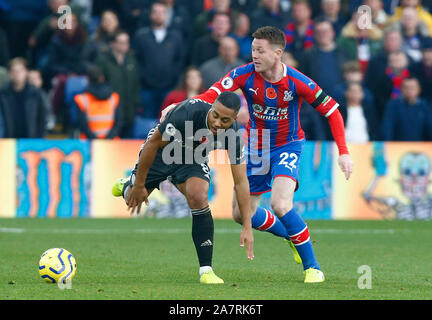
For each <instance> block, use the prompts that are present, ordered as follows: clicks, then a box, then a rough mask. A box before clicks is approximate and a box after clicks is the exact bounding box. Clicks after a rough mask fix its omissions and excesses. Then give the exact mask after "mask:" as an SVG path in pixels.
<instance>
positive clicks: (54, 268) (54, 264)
mask: <svg viewBox="0 0 432 320" xmlns="http://www.w3.org/2000/svg"><path fill="white" fill-rule="evenodd" d="M76 269H77V265H76V261H75V258H74V257H73V255H72V253H70V252H69V251H67V250H66V249H63V248H51V249H48V250H47V251H45V252H44V253H43V254H42V256H41V258H40V260H39V274H40V276H41V277H42V279H44V280H45V281H46V282H50V283H57V282H61V283H66V282H67V281H70V280H72V278H73V276H74V275H75V272H76Z"/></svg>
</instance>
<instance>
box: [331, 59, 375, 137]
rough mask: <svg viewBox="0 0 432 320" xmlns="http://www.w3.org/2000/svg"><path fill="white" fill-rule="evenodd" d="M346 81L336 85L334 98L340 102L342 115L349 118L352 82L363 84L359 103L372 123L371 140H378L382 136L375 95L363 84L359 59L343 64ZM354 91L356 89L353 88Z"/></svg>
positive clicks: (369, 129) (369, 133) (369, 130)
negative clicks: (349, 98)
mask: <svg viewBox="0 0 432 320" xmlns="http://www.w3.org/2000/svg"><path fill="white" fill-rule="evenodd" d="M343 72H344V82H342V83H341V84H339V85H336V87H335V92H336V93H335V95H334V96H333V98H334V99H335V100H336V101H337V102H338V103H339V111H340V112H341V114H342V117H343V118H344V120H345V123H346V120H347V100H346V92H347V90H348V87H349V85H350V84H352V83H355V84H358V85H360V86H361V91H362V100H361V101H360V103H359V105H361V106H362V108H363V111H364V114H365V116H366V118H367V122H368V123H369V124H371V125H369V126H368V136H369V139H370V140H377V139H379V138H380V132H379V131H378V127H377V125H378V119H377V115H376V110H375V106H374V97H373V95H372V92H371V91H370V90H369V89H368V88H367V87H366V86H365V85H364V84H363V83H364V82H363V78H364V76H363V73H362V70H361V66H360V63H359V62H358V61H349V62H347V63H345V64H344V66H343ZM353 90H354V91H355V90H356V89H353Z"/></svg>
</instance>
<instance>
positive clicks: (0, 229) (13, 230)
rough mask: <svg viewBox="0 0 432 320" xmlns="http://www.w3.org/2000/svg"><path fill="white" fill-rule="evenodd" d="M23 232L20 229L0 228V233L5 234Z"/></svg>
mask: <svg viewBox="0 0 432 320" xmlns="http://www.w3.org/2000/svg"><path fill="white" fill-rule="evenodd" d="M24 231H25V230H24V229H22V228H0V232H5V233H23V232H24Z"/></svg>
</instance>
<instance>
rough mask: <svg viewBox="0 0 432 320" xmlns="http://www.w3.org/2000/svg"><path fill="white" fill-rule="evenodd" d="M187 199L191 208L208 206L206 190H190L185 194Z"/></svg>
mask: <svg viewBox="0 0 432 320" xmlns="http://www.w3.org/2000/svg"><path fill="white" fill-rule="evenodd" d="M187 201H188V204H189V207H190V208H191V209H201V208H204V207H206V206H208V199H207V193H206V192H202V191H200V192H198V191H197V192H191V193H189V194H188V195H187Z"/></svg>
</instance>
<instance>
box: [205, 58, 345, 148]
mask: <svg viewBox="0 0 432 320" xmlns="http://www.w3.org/2000/svg"><path fill="white" fill-rule="evenodd" d="M282 66H283V70H284V74H283V77H282V79H281V80H280V81H278V82H275V83H272V82H269V81H266V80H265V79H264V78H263V77H262V76H261V74H260V73H258V72H256V71H255V66H254V64H253V63H249V64H246V65H243V66H240V67H237V68H235V69H233V70H231V71H230V72H229V73H228V74H227V75H226V76H225V77H223V78H222V79H221V80H219V81H218V82H216V83H215V84H213V85H212V86H211V87H210V88H209V90H207V91H206V92H205V93H203V94H201V95H199V96H198V97H199V98H200V99H202V100H204V101H208V102H210V103H213V102H214V101H215V100H216V98H217V96H218V95H219V94H220V93H221V92H223V91H227V90H229V91H235V90H237V89H241V90H242V92H243V95H244V96H245V98H246V100H247V103H248V109H249V115H250V118H249V123H248V124H247V126H246V132H247V135H248V136H250V134H251V130H256V131H255V133H256V134H257V138H258V146H257V147H258V149H261V148H262V143H263V136H262V134H263V132H264V130H263V129H270V148H276V147H279V146H282V145H285V144H287V143H289V142H291V141H296V140H301V139H304V137H305V134H304V132H303V130H302V128H301V125H300V108H301V105H302V102H303V100H305V101H306V102H307V103H309V104H310V105H312V106H313V107H314V108H315V109H316V110H317V111H318V112H320V113H321V114H322V115H324V116H325V117H328V116H330V115H331V114H332V113H333V112H334V111H335V110H336V109H337V107H338V106H339V105H338V103H337V102H336V101H335V100H333V99H332V98H331V97H330V96H327V95H326V94H325V93H324V92H323V90H322V89H321V88H320V87H319V86H318V85H317V84H316V83H315V82H314V81H313V80H312V79H310V78H309V77H307V76H305V75H304V74H302V73H301V72H300V71H298V70H296V69H295V68H292V67H290V66H287V65H285V64H282Z"/></svg>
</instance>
